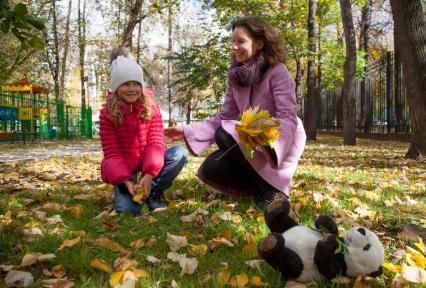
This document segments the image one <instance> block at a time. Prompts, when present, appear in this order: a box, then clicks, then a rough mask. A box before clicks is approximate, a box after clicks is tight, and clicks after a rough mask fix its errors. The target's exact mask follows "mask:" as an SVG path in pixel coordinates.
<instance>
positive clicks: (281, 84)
mask: <svg viewBox="0 0 426 288" xmlns="http://www.w3.org/2000/svg"><path fill="white" fill-rule="evenodd" d="M250 106H251V107H255V106H259V107H260V108H261V109H266V110H268V111H269V113H270V114H271V115H272V116H273V117H276V118H277V119H278V120H279V122H280V123H281V126H280V127H279V130H280V137H279V139H278V140H277V142H276V144H275V147H274V149H273V150H272V151H271V150H270V149H268V148H265V147H262V148H260V149H258V150H256V151H255V152H254V156H253V158H248V159H247V160H248V161H249V163H250V164H251V166H252V167H253V168H254V169H255V170H256V171H257V173H258V174H259V175H260V176H261V177H262V178H263V179H264V180H266V181H267V182H268V183H269V184H271V185H272V186H274V187H275V188H277V189H278V190H280V191H282V192H284V193H285V194H287V195H289V194H290V180H291V178H292V177H293V175H294V173H295V171H296V168H297V163H298V161H299V159H300V157H301V155H302V153H303V149H304V147H305V142H306V134H305V130H304V128H303V124H302V121H301V120H300V119H299V118H298V117H297V104H296V96H295V89H294V81H293V78H292V77H291V75H290V74H289V72H288V70H287V68H286V67H285V66H284V65H283V64H281V63H279V64H277V65H275V66H274V67H270V68H269V69H268V70H267V71H266V73H265V75H264V77H263V78H262V80H261V81H260V82H259V83H258V84H256V85H250V86H245V87H233V86H231V85H230V84H228V89H227V92H226V94H225V101H224V104H223V106H222V109H221V111H220V113H219V114H218V115H217V116H216V117H214V118H211V119H209V120H206V121H204V122H200V123H196V124H192V125H186V126H184V134H185V140H186V143H187V145H188V147H189V148H190V150H191V152H192V153H193V154H195V155H199V154H200V153H201V152H202V151H204V150H205V149H206V148H208V147H209V146H210V145H211V144H213V143H214V134H215V131H216V129H217V128H218V127H219V126H220V125H222V127H223V128H224V129H225V130H226V131H227V132H228V133H230V134H231V135H232V136H233V138H234V139H235V140H236V141H237V143H239V137H238V134H237V133H236V131H235V124H236V123H238V121H237V120H236V119H237V118H238V117H239V116H240V115H241V114H242V112H243V111H244V110H245V109H247V108H248V107H250ZM239 146H240V149H241V151H243V153H244V148H243V146H242V145H241V144H240V145H239ZM198 176H199V177H200V179H201V180H203V181H206V179H205V177H204V175H202V173H201V169H199V171H198ZM206 182H207V183H208V184H209V185H211V186H213V187H215V188H216V189H218V190H220V191H222V192H225V193H228V194H233V195H244V194H248V193H247V191H235V190H232V189H231V188H230V187H223V186H220V185H218V184H217V183H211V181H206Z"/></svg>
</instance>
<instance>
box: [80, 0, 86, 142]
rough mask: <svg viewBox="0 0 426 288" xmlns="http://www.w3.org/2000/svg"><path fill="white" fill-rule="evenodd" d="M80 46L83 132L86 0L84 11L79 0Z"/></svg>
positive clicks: (84, 120)
mask: <svg viewBox="0 0 426 288" xmlns="http://www.w3.org/2000/svg"><path fill="white" fill-rule="evenodd" d="M78 46H79V50H80V51H79V52H80V54H79V64H80V85H81V126H80V127H81V131H80V132H81V133H83V134H84V132H85V123H86V88H85V86H84V81H85V80H86V77H85V69H84V62H85V52H86V0H83V11H81V5H80V0H78Z"/></svg>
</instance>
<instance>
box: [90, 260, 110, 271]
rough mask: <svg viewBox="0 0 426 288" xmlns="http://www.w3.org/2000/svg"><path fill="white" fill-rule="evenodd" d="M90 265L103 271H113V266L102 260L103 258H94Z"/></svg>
mask: <svg viewBox="0 0 426 288" xmlns="http://www.w3.org/2000/svg"><path fill="white" fill-rule="evenodd" d="M90 266H92V267H94V268H96V269H99V270H101V271H104V272H107V273H111V272H112V268H111V266H110V265H109V264H108V262H106V261H104V260H102V259H98V258H96V259H93V260H92V261H91V262H90Z"/></svg>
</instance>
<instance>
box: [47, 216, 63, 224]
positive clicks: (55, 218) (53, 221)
mask: <svg viewBox="0 0 426 288" xmlns="http://www.w3.org/2000/svg"><path fill="white" fill-rule="evenodd" d="M46 222H47V224H49V225H56V224H58V223H62V218H61V215H53V216H52V217H49V218H46Z"/></svg>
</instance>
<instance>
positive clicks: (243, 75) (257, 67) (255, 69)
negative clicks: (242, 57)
mask: <svg viewBox="0 0 426 288" xmlns="http://www.w3.org/2000/svg"><path fill="white" fill-rule="evenodd" d="M267 69H268V63H267V62H266V60H265V57H264V55H263V52H259V53H257V54H256V56H254V57H253V58H252V59H251V60H250V61H249V62H247V63H240V62H237V60H235V56H233V57H232V61H231V66H230V67H229V71H228V80H229V82H230V83H231V84H233V85H235V86H247V85H253V84H256V83H258V82H260V80H262V77H263V74H264V73H265V72H266V70H267Z"/></svg>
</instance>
